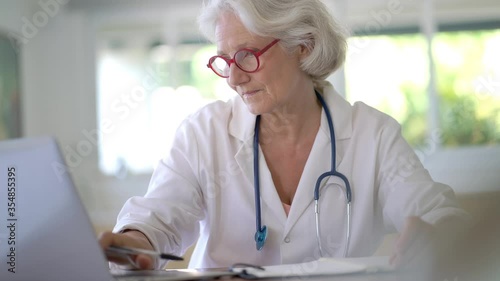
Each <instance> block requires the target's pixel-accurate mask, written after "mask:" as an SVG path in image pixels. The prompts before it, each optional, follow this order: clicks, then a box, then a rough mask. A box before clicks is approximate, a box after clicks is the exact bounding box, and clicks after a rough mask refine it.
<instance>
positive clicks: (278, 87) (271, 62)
mask: <svg viewBox="0 0 500 281" xmlns="http://www.w3.org/2000/svg"><path fill="white" fill-rule="evenodd" d="M215 32H216V44H217V50H218V53H219V55H221V56H225V57H227V58H233V56H234V53H236V52H237V51H238V50H241V49H243V48H249V49H252V50H255V51H259V50H261V49H263V48H264V47H265V46H267V45H268V44H269V43H271V42H272V41H273V40H274V39H275V38H270V37H260V36H257V35H255V34H252V33H250V32H249V31H248V30H247V29H246V28H245V27H244V26H243V24H242V23H241V21H240V20H239V18H238V17H236V16H235V15H234V14H232V13H230V12H226V13H223V14H222V16H221V17H220V18H219V21H218V23H217V26H216V31H215ZM305 52H306V50H305V48H297V51H295V52H293V53H291V54H290V53H287V52H286V51H285V50H284V49H283V48H281V47H280V45H279V42H278V44H275V45H274V46H272V47H271V48H270V49H268V50H267V51H266V52H265V53H264V54H262V55H261V56H260V57H259V60H260V68H259V70H258V71H257V72H254V73H246V72H244V71H242V70H241V69H239V68H238V67H237V66H236V65H235V64H234V63H233V64H231V67H230V72H229V77H228V78H226V79H227V83H228V84H229V86H230V87H231V88H232V89H233V90H235V91H236V92H237V93H238V94H239V95H240V97H241V98H242V99H243V101H244V102H245V103H246V105H247V107H248V109H249V111H250V112H251V113H253V114H255V115H259V114H265V113H273V112H275V111H280V110H285V108H286V107H287V106H293V105H294V103H300V101H298V99H297V98H296V97H297V95H301V94H302V95H303V94H305V93H304V91H306V90H308V91H311V90H312V88H311V86H310V85H312V84H311V79H310V78H309V76H308V75H306V74H305V73H304V72H303V71H302V70H301V69H300V67H299V60H300V57H301V56H303V55H305ZM304 82H308V83H304ZM296 106H297V105H296Z"/></svg>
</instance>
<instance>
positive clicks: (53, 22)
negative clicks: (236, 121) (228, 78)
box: [0, 0, 500, 231]
mask: <svg viewBox="0 0 500 281" xmlns="http://www.w3.org/2000/svg"><path fill="white" fill-rule="evenodd" d="M324 2H325V4H327V6H328V8H329V9H331V12H332V14H333V15H334V16H335V17H336V18H337V20H338V21H339V22H340V23H341V24H342V25H343V26H345V29H346V31H347V32H348V33H349V52H348V55H347V61H346V64H345V67H343V68H342V69H341V70H339V71H338V72H336V73H335V74H334V75H332V77H330V78H329V80H330V81H331V82H332V83H333V84H334V86H335V87H336V89H337V91H339V92H340V93H341V94H342V95H344V96H345V98H346V99H347V100H348V101H350V102H355V101H363V102H365V103H367V104H369V105H371V106H374V107H376V108H378V109H379V110H381V111H383V112H386V113H388V114H390V115H391V116H393V117H394V118H395V119H397V120H398V121H399V122H400V123H401V125H402V129H403V134H404V136H405V137H406V138H407V140H408V141H409V143H410V144H411V145H412V146H413V147H414V148H415V151H416V152H417V154H418V155H419V157H420V158H421V160H422V161H423V162H424V164H425V165H426V166H427V167H428V169H429V171H430V172H431V174H432V176H433V177H434V178H435V180H437V181H441V182H445V183H447V184H449V185H450V186H452V187H453V188H454V190H455V191H456V193H457V195H458V196H459V198H460V200H461V202H462V203H463V204H464V206H465V207H466V208H467V209H469V210H470V211H471V212H472V213H473V214H475V215H477V214H480V213H482V212H483V211H484V210H483V207H482V206H486V205H487V204H486V203H485V202H500V196H499V194H500V52H499V50H500V1H497V0H474V1H472V0H422V1H412V0H350V1H347V0H324ZM201 7H202V1H201V0H183V1H174V0H33V1H29V0H0V139H7V138H17V137H32V136H41V135H51V136H55V137H56V138H57V139H58V140H59V142H60V145H61V148H62V151H63V153H64V155H65V157H66V162H67V167H66V168H67V171H68V172H69V173H71V175H72V176H73V179H74V180H75V183H76V185H77V188H78V191H79V192H80V195H81V197H82V199H83V201H84V203H85V206H86V208H87V209H88V211H89V214H90V216H91V220H92V222H93V224H94V226H95V227H96V230H97V231H100V230H102V229H110V228H111V227H112V226H113V225H114V223H115V218H116V215H117V213H118V211H119V210H120V207H121V205H122V204H123V203H124V201H125V200H126V199H127V198H129V197H130V196H133V195H142V194H144V192H145V191H146V188H147V185H148V182H149V178H150V176H151V172H152V170H153V168H154V167H155V165H156V163H157V161H158V160H159V159H160V158H161V157H163V156H164V155H165V154H166V152H167V151H168V148H169V145H170V142H171V139H172V136H173V134H174V132H175V129H176V128H177V126H178V124H179V122H180V121H181V120H182V119H183V118H185V117H186V116H187V115H188V114H190V113H191V112H194V111H195V110H197V109H198V108H199V107H200V106H203V105H205V104H207V103H209V102H211V101H214V100H216V99H221V100H226V99H228V98H230V97H231V96H233V95H234V93H233V92H232V91H231V90H230V89H229V88H228V87H227V85H226V83H225V80H224V79H220V78H218V77H217V76H216V75H214V74H213V73H212V72H211V71H210V70H209V69H208V68H207V67H206V62H207V60H208V58H209V57H210V56H212V55H214V54H215V53H216V49H215V47H214V45H213V44H211V43H210V42H207V41H206V40H205V39H204V38H203V37H202V36H201V35H200V34H199V32H198V27H197V23H196V16H197V14H198V13H199V11H200V9H201Z"/></svg>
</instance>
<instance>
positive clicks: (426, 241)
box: [390, 217, 437, 268]
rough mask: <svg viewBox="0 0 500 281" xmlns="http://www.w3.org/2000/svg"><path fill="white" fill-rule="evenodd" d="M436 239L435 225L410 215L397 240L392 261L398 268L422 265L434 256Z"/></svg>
mask: <svg viewBox="0 0 500 281" xmlns="http://www.w3.org/2000/svg"><path fill="white" fill-rule="evenodd" d="M436 239H437V231H436V228H435V227H434V226H432V225H431V224H429V223H426V222H424V221H423V220H422V219H421V218H419V217H409V218H408V219H407V220H406V224H405V226H404V227H403V229H402V231H401V233H400V235H399V238H398V240H397V241H396V245H395V247H394V251H393V253H392V256H391V258H390V263H391V264H392V265H393V266H395V267H396V268H400V267H406V266H409V265H418V266H422V265H423V264H422V262H425V261H426V260H428V259H429V258H431V257H432V251H433V249H434V245H435V243H436Z"/></svg>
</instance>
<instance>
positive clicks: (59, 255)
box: [0, 137, 230, 281]
mask: <svg viewBox="0 0 500 281" xmlns="http://www.w3.org/2000/svg"><path fill="white" fill-rule="evenodd" d="M67 167H68V166H66V164H65V162H64V160H63V157H62V154H61V153H60V150H59V147H58V144H57V142H56V140H55V139H54V138H52V137H39V138H22V139H13V140H4V141H0V280H2V281H30V280H33V281H34V280H36V281H59V280H60V281H70V280H71V281H89V280H92V281H110V280H196V279H209V278H216V277H220V276H222V275H229V274H230V273H229V272H228V271H222V270H221V271H216V270H214V271H201V270H169V271H166V270H159V271H123V272H111V271H110V270H109V266H108V262H107V260H106V258H105V255H104V253H103V251H102V249H101V248H100V246H99V244H98V241H97V238H96V235H95V232H94V229H93V227H92V224H91V221H90V219H89V217H88V214H87V213H86V210H85V208H84V205H83V204H82V202H81V200H80V198H79V195H78V193H77V191H76V189H75V186H74V184H73V182H72V180H71V176H70V174H69V173H68V168H67Z"/></svg>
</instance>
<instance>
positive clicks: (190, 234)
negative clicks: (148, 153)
mask: <svg viewBox="0 0 500 281" xmlns="http://www.w3.org/2000/svg"><path fill="white" fill-rule="evenodd" d="M199 23H200V27H201V29H202V31H203V33H204V34H205V35H206V36H207V38H209V39H210V40H213V42H214V43H215V44H216V45H217V50H218V52H217V55H215V56H213V57H212V58H211V59H210V60H209V61H208V64H207V66H208V67H209V68H210V69H212V70H213V72H214V73H215V74H216V75H218V76H220V77H222V78H224V79H226V81H227V83H228V84H229V86H230V87H231V88H232V89H233V90H234V91H236V92H237V93H238V96H236V97H235V98H233V99H231V100H229V101H228V102H221V101H219V102H215V103H212V104H210V105H208V106H206V107H204V108H202V109H201V110H199V111H198V112H197V113H195V114H193V115H192V116H190V117H189V118H187V119H186V120H185V121H184V122H183V123H182V125H181V126H180V127H179V129H178V131H177V134H176V137H175V141H174V143H173V146H172V148H171V150H170V153H169V154H168V155H166V156H165V158H164V159H163V160H162V161H161V162H160V163H159V164H158V166H157V168H156V170H155V172H154V174H153V177H152V180H151V183H150V186H149V189H148V191H147V193H146V194H145V195H144V197H134V198H131V199H129V200H128V201H127V202H126V204H125V206H124V207H123V209H122V211H121V213H120V215H119V217H118V223H117V225H116V227H115V229H114V231H113V233H111V232H106V233H103V234H102V235H101V238H100V241H101V245H102V247H103V248H104V249H106V248H107V247H108V246H110V245H118V246H130V247H136V248H145V249H155V250H158V251H162V252H169V253H175V254H179V255H181V254H183V253H184V252H185V251H186V249H187V248H188V247H189V246H191V245H193V244H194V243H196V248H195V250H194V253H193V255H192V258H191V261H190V267H193V268H208V267H224V266H229V265H231V264H233V263H236V262H244V263H251V264H257V265H273V264H284V263H298V262H304V261H309V260H312V259H317V258H319V257H321V256H331V257H344V256H345V257H360V256H369V255H372V254H373V253H374V251H375V250H376V249H377V247H378V246H379V244H380V242H381V240H382V238H383V236H384V235H385V234H386V233H388V232H395V231H398V232H400V234H401V236H400V239H399V241H398V243H397V247H395V252H394V255H393V256H392V259H391V261H392V262H393V263H394V264H401V263H405V262H408V261H409V260H411V259H412V258H413V256H414V255H416V254H415V253H416V252H418V251H415V249H419V248H421V247H422V246H423V245H424V244H425V243H420V242H421V241H426V240H430V239H431V237H432V236H433V233H434V232H435V231H436V230H437V229H439V228H440V227H441V226H443V225H450V224H457V223H459V222H460V221H462V218H463V217H464V216H465V213H464V212H463V211H462V210H461V209H460V208H459V207H458V205H457V203H456V201H455V198H454V194H453V191H452V190H451V189H450V188H449V187H447V186H445V185H443V184H439V183H436V182H434V181H433V180H432V178H431V177H430V176H429V173H428V172H427V171H426V170H425V169H424V167H423V166H422V164H421V163H420V162H419V160H418V158H417V156H416V155H415V154H414V152H413V150H412V149H411V147H410V146H408V144H407V142H406V141H405V140H404V139H403V137H402V136H401V130H400V126H399V125H398V123H397V122H396V121H395V120H393V119H392V118H391V117H389V116H387V115H385V114H383V113H381V112H379V111H377V110H375V109H373V108H371V107H369V106H367V105H365V104H363V103H359V102H358V103H355V104H354V105H351V104H349V103H348V102H346V101H345V100H344V99H343V98H342V97H341V96H340V95H339V94H338V93H336V92H335V90H334V89H333V87H332V86H331V85H330V84H329V83H328V82H327V81H326V80H325V78H326V77H328V76H329V75H330V74H332V72H334V71H335V70H336V69H338V68H339V67H340V66H341V65H342V63H343V62H344V57H345V52H346V40H345V37H344V35H343V34H342V32H341V30H342V29H341V28H340V27H339V26H338V25H337V24H336V23H335V22H334V20H333V19H332V18H331V16H330V15H329V14H328V12H327V8H326V7H325V6H324V5H323V4H322V3H321V2H320V1H319V0H259V1H248V0H212V1H209V2H208V3H207V5H206V6H205V7H204V8H203V11H202V14H201V16H200V18H199ZM417 242H418V243H417ZM109 259H110V261H113V262H116V263H125V262H126V261H125V260H121V259H117V258H113V257H111V256H110V257H109ZM134 259H135V262H136V264H137V266H138V267H139V268H143V269H147V268H153V267H162V266H163V264H162V263H161V262H158V261H155V260H154V259H153V258H152V257H151V256H148V255H142V254H141V255H137V256H134Z"/></svg>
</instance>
